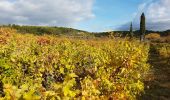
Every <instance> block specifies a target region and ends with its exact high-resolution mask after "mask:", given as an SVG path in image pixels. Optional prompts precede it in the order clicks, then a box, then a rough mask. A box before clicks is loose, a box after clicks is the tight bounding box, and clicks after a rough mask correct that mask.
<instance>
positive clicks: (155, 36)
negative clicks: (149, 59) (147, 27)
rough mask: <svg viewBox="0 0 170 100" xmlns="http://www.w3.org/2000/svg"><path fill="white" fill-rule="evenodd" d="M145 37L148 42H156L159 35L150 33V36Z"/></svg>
mask: <svg viewBox="0 0 170 100" xmlns="http://www.w3.org/2000/svg"><path fill="white" fill-rule="evenodd" d="M145 37H146V39H149V40H158V39H159V38H160V34H158V33H150V34H148V35H146V36H145Z"/></svg>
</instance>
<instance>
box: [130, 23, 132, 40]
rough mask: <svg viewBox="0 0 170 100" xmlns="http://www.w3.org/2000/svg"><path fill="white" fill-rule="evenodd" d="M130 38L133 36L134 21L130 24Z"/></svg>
mask: <svg viewBox="0 0 170 100" xmlns="http://www.w3.org/2000/svg"><path fill="white" fill-rule="evenodd" d="M130 38H133V26H132V22H131V24H130Z"/></svg>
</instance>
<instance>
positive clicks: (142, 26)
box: [140, 13, 145, 41]
mask: <svg viewBox="0 0 170 100" xmlns="http://www.w3.org/2000/svg"><path fill="white" fill-rule="evenodd" d="M140 40H141V41H144V40H145V14H144V13H142V15H141V19H140Z"/></svg>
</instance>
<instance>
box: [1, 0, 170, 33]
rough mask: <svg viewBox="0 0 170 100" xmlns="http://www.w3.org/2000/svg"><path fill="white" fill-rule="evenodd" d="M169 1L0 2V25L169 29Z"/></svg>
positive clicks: (96, 29)
mask: <svg viewBox="0 0 170 100" xmlns="http://www.w3.org/2000/svg"><path fill="white" fill-rule="evenodd" d="M169 4H170V0H0V12H1V14H0V24H20V25H44V26H63V27H72V28H76V29H82V30H86V31H90V32H101V31H111V30H128V29H129V24H130V22H131V21H132V22H133V26H134V29H135V30H137V29H139V18H140V14H141V13H142V12H145V15H146V23H147V25H146V26H147V29H148V30H167V29H170V6H169Z"/></svg>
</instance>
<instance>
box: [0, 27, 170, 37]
mask: <svg viewBox="0 0 170 100" xmlns="http://www.w3.org/2000/svg"><path fill="white" fill-rule="evenodd" d="M1 27H11V28H14V29H16V30H17V31H18V32H19V33H31V34H36V35H43V34H52V35H57V36H62V35H64V36H73V37H75V36H76V37H93V36H95V37H108V36H110V35H111V34H113V35H114V36H117V37H125V36H128V35H129V31H110V32H92V33H91V32H87V31H83V30H78V29H73V28H66V27H56V26H53V27H52V26H51V27H50V26H20V25H15V24H13V25H3V26H1ZM149 33H158V34H160V35H161V36H168V35H170V30H167V31H151V30H147V31H146V34H149ZM134 36H135V37H139V36H140V32H139V30H137V31H134Z"/></svg>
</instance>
